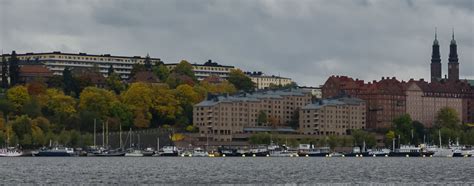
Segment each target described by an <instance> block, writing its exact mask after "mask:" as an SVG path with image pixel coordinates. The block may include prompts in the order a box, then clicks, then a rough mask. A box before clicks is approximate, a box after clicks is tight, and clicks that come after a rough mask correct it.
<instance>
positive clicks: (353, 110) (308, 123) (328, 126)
mask: <svg viewBox="0 0 474 186" xmlns="http://www.w3.org/2000/svg"><path fill="white" fill-rule="evenodd" d="M299 117H300V118H299V131H300V133H301V134H306V135H317V136H328V135H338V136H339V135H348V134H350V133H349V131H350V130H354V129H365V127H366V105H365V101H364V100H362V99H358V98H354V97H340V98H334V99H323V100H320V101H318V102H316V103H313V104H309V105H306V106H304V107H302V108H301V110H300V114H299Z"/></svg>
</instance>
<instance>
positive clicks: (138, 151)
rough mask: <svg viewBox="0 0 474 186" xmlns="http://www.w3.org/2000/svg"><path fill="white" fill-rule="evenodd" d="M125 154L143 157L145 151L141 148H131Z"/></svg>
mask: <svg viewBox="0 0 474 186" xmlns="http://www.w3.org/2000/svg"><path fill="white" fill-rule="evenodd" d="M125 156H128V157H142V156H143V152H142V151H141V150H130V151H128V152H127V153H125Z"/></svg>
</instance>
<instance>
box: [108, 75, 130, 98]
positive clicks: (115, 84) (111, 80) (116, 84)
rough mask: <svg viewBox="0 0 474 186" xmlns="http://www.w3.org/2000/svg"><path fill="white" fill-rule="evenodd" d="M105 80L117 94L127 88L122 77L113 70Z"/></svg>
mask: <svg viewBox="0 0 474 186" xmlns="http://www.w3.org/2000/svg"><path fill="white" fill-rule="evenodd" d="M105 82H106V84H107V87H108V88H109V89H110V90H112V91H114V92H115V94H120V93H121V92H122V91H124V90H125V88H126V87H125V84H124V83H123V82H122V78H120V76H119V75H118V74H117V73H115V72H112V73H111V74H110V75H109V76H108V77H107V78H106V79H105Z"/></svg>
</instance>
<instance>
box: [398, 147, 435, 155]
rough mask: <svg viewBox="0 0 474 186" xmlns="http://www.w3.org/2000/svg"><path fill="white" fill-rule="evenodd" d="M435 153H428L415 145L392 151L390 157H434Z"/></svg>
mask: <svg viewBox="0 0 474 186" xmlns="http://www.w3.org/2000/svg"><path fill="white" fill-rule="evenodd" d="M433 154H434V152H433V151H427V150H426V149H425V148H423V147H421V146H414V145H401V146H400V148H398V149H395V150H394V151H391V152H390V154H389V156H391V157H422V156H432V155H433Z"/></svg>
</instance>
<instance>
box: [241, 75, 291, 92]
mask: <svg viewBox="0 0 474 186" xmlns="http://www.w3.org/2000/svg"><path fill="white" fill-rule="evenodd" d="M245 74H247V76H249V77H250V79H251V80H252V82H254V83H255V86H256V87H257V89H267V88H269V87H270V86H272V85H273V86H285V85H289V84H291V83H293V80H291V78H286V77H281V76H275V75H266V74H264V73H262V72H246V73H245Z"/></svg>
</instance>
